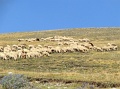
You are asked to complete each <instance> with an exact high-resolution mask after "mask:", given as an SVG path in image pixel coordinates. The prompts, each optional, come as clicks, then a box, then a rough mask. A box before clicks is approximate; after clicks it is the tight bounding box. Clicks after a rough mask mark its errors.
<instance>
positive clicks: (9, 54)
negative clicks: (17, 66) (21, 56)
mask: <svg viewBox="0 0 120 89" xmlns="http://www.w3.org/2000/svg"><path fill="white" fill-rule="evenodd" d="M5 54H6V55H7V56H8V58H9V59H11V58H13V59H14V60H17V57H18V56H17V55H18V54H17V52H12V51H11V52H9V53H5Z"/></svg>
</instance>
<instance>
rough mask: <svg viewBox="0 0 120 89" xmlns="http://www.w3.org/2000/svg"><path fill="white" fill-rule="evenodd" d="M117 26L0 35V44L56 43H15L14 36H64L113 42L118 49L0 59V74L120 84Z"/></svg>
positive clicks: (99, 83) (52, 79)
mask: <svg viewBox="0 0 120 89" xmlns="http://www.w3.org/2000/svg"><path fill="white" fill-rule="evenodd" d="M119 34H120V28H76V29H66V30H50V31H38V32H20V33H8V34H7V33H6V34H0V45H1V46H6V45H15V44H16V45H18V44H26V45H35V46H36V45H42V46H48V45H50V46H57V45H58V42H55V41H34V42H26V41H21V42H19V41H18V39H28V38H39V39H41V38H47V37H54V36H66V37H71V38H74V39H76V40H79V39H83V38H88V39H90V40H91V42H92V43H93V44H94V45H96V46H100V47H103V46H104V45H106V44H107V43H115V44H116V45H117V46H118V50H115V51H105V52H97V51H93V50H90V52H87V53H83V52H77V51H75V52H66V53H52V54H50V56H49V57H48V56H43V57H40V58H27V59H24V58H22V59H21V58H20V59H18V60H17V61H15V60H2V59H1V60H0V75H1V76H4V75H5V74H7V73H8V72H9V71H12V72H13V73H20V74H25V75H26V76H27V77H30V78H31V79H32V80H34V79H38V80H39V81H41V82H44V80H45V81H48V82H49V81H57V82H58V81H60V82H64V83H67V82H70V83H72V82H74V83H81V82H87V83H90V84H95V85H97V86H100V87H113V86H120V81H119V79H120V60H119V59H120V48H119V47H120V35H119Z"/></svg>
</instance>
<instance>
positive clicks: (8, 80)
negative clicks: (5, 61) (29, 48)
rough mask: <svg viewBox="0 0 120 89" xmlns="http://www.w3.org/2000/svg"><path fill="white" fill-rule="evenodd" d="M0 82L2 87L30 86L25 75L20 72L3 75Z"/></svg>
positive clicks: (16, 88) (13, 88)
mask: <svg viewBox="0 0 120 89" xmlns="http://www.w3.org/2000/svg"><path fill="white" fill-rule="evenodd" d="M0 83H1V85H2V87H3V89H20V88H23V87H27V86H29V87H30V86H31V85H30V83H29V82H28V79H27V77H25V76H24V75H21V74H9V75H7V76H5V77H3V78H2V80H1V81H0ZM31 87H32V86H31ZM30 89H32V88H30Z"/></svg>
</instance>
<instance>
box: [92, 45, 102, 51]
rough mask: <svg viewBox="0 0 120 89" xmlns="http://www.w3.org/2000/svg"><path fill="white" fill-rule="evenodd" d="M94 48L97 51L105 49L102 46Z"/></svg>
mask: <svg viewBox="0 0 120 89" xmlns="http://www.w3.org/2000/svg"><path fill="white" fill-rule="evenodd" d="M94 49H95V50H96V51H97V52H103V49H102V48H101V47H97V46H94Z"/></svg>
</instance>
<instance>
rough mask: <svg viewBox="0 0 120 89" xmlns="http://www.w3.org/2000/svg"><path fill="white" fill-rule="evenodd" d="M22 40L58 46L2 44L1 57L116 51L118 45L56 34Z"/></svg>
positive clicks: (14, 57) (15, 57) (35, 56)
mask: <svg viewBox="0 0 120 89" xmlns="http://www.w3.org/2000/svg"><path fill="white" fill-rule="evenodd" d="M18 41H19V42H21V41H28V42H33V41H39V42H40V41H54V42H57V45H56V46H53V45H48V46H43V45H26V44H21V45H7V46H0V59H4V60H9V59H14V60H17V59H19V58H39V57H42V56H50V54H52V53H66V52H82V53H87V52H90V51H91V50H95V51H99V52H104V51H116V50H117V49H118V46H117V45H116V44H114V43H108V44H106V45H105V46H103V47H98V46H96V45H94V44H93V43H92V42H91V41H90V40H89V39H87V38H84V39H78V40H77V39H73V38H72V37H66V36H54V37H47V38H41V39H38V38H29V39H18Z"/></svg>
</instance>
